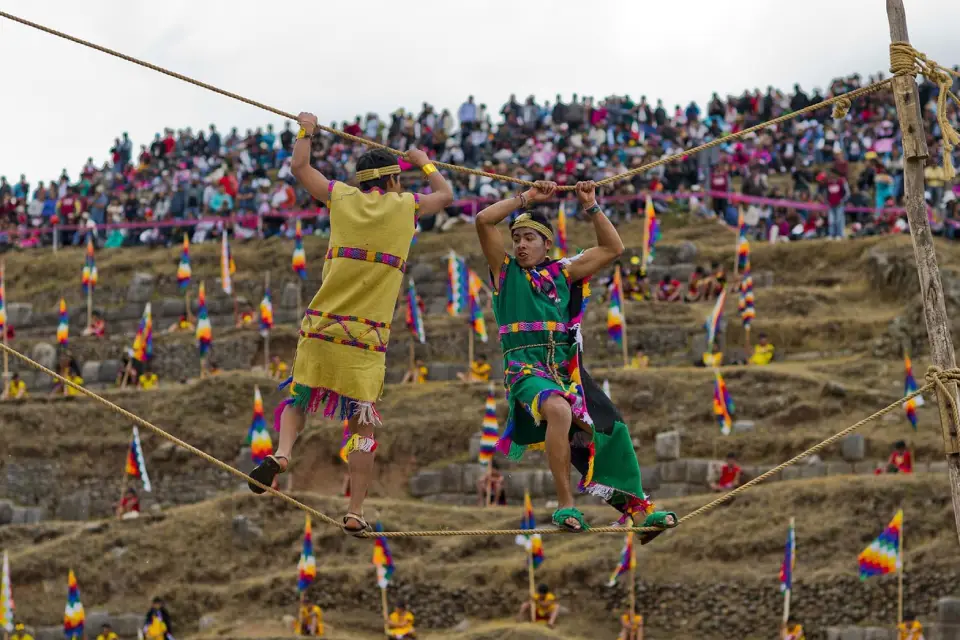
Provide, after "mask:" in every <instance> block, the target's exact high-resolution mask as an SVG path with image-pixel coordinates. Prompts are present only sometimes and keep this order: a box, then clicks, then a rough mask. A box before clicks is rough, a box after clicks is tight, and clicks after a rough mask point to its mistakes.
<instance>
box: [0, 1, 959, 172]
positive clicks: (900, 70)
mask: <svg viewBox="0 0 960 640" xmlns="http://www.w3.org/2000/svg"><path fill="white" fill-rule="evenodd" d="M0 17H3V18H6V19H8V20H12V21H14V22H18V23H20V24H22V25H25V26H28V27H32V28H34V29H38V30H40V31H44V32H46V33H49V34H50V35H54V36H57V37H58V38H63V39H64V40H69V41H71V42H75V43H76V44H79V45H82V46H84V47H89V48H91V49H96V50H97V51H100V52H102V53H106V54H108V55H111V56H114V57H116V58H120V59H121V60H126V61H127V62H132V63H134V64H136V65H140V66H141V67H145V68H147V69H151V70H153V71H157V72H158V73H162V74H164V75H167V76H170V77H172V78H176V79H178V80H182V81H184V82H187V83H190V84H192V85H194V86H197V87H201V88H203V89H207V90H208V91H213V92H214V93H219V94H220V95H222V96H226V97H228V98H233V99H234V100H239V101H240V102H244V103H246V104H249V105H251V106H254V107H258V108H260V109H263V110H264V111H269V112H271V113H274V114H276V115H279V116H282V117H284V118H287V119H290V120H296V119H297V117H296V116H295V115H293V114H292V113H288V112H286V111H283V110H281V109H278V108H276V107H271V106H270V105H267V104H264V103H262V102H258V101H256V100H253V99H251V98H246V97H244V96H241V95H239V94H236V93H233V92H231V91H227V90H225V89H220V88H219V87H215V86H213V85H211V84H208V83H206V82H202V81H200V80H196V79H194V78H191V77H189V76H185V75H183V74H181V73H177V72H175V71H171V70H169V69H165V68H164V67H160V66H158V65H155V64H152V63H150V62H146V61H144V60H140V59H138V58H134V57H133V56H128V55H126V54H124V53H120V52H119V51H114V50H113V49H109V48H107V47H104V46H101V45H98V44H95V43H93V42H90V41H88V40H84V39H83V38H78V37H76V36H71V35H70V34H67V33H64V32H62V31H58V30H56V29H53V28H51V27H46V26H44V25H42V24H38V23H36V22H31V21H30V20H26V19H24V18H20V17H17V16H15V15H12V14H9V13H6V12H4V11H0ZM894 44H895V45H906V46H907V47H910V45H909V44H906V43H894ZM893 51H894V49H893V46H891V59H893V56H894V53H893ZM903 51H904V50H903V49H902V48H901V49H900V50H898V52H899V53H903ZM910 51H911V52H912V54H913V55H912V57H910V60H909V62H908V61H907V58H906V57H905V56H904V55H901V57H899V58H897V60H898V61H899V62H901V63H902V64H899V65H894V66H895V67H896V70H895V71H894V74H895V75H916V74H917V73H919V72H920V71H921V70H926V69H928V68H929V69H930V70H934V71H938V72H939V71H940V70H941V69H944V67H942V66H940V65H937V64H936V63H932V62H930V61H928V60H927V58H926V56H924V55H923V54H922V53H920V52H918V51H916V49H913V47H910ZM918 60H919V61H920V62H921V63H923V64H924V66H923V67H922V68H921V66H920V64H918V62H917V61H918ZM948 71H949V70H948ZM951 73H953V72H952V71H951ZM891 82H892V78H887V79H886V80H881V81H879V82H874V83H873V84H870V85H867V86H866V87H861V88H859V89H855V90H853V91H850V92H847V93H843V94H839V95H836V96H834V97H832V98H827V99H826V100H823V101H821V102H818V103H816V104H813V105H810V106H808V107H805V108H803V109H799V110H797V111H794V112H791V113H788V114H785V115H782V116H780V117H778V118H774V119H773V120H770V121H768V122H763V123H761V124H758V125H755V126H753V127H749V128H747V129H744V130H742V131H738V132H736V133H731V134H729V135H726V136H723V137H722V138H717V139H715V140H711V141H709V142H706V143H704V144H701V145H699V146H697V147H693V148H692V149H688V150H686V151H683V152H682V153H676V154H673V155H670V156H665V157H663V158H661V159H659V160H656V161H654V162H649V163H647V164H644V165H641V166H639V167H636V168H634V169H631V170H630V171H626V172H624V173H621V174H618V175H615V176H610V177H608V178H604V179H602V180H598V181H597V184H598V185H600V186H603V185H608V184H613V183H615V182H620V181H622V180H626V179H628V178H631V177H633V176H635V175H638V174H641V173H645V172H647V171H649V170H650V169H653V168H655V167H659V166H661V165H664V164H667V163H670V162H674V161H676V160H680V159H682V158H685V157H687V156H691V155H694V154H697V153H700V152H701V151H705V150H707V149H711V148H713V147H716V146H718V145H721V144H726V143H728V142H730V141H731V140H737V139H740V138H743V137H744V136H747V135H750V134H751V133H756V132H757V131H762V130H763V129H766V128H769V127H773V126H776V125H778V124H781V123H783V122H787V121H788V120H792V119H793V118H797V117H799V116H802V115H804V114H807V113H811V112H814V111H818V110H820V109H824V108H826V107H828V106H831V105H837V106H836V108H835V111H834V115H835V116H837V114H846V112H847V110H849V108H850V104H851V101H852V100H853V99H855V98H858V97H860V96H863V95H866V94H868V93H872V92H874V91H879V90H880V89H883V88H885V87H887V86H889V85H890V83H891ZM317 128H318V129H320V130H322V131H326V132H327V133H330V134H332V135H335V136H339V137H341V138H344V139H346V140H349V141H351V142H354V143H356V144H363V145H366V146H368V147H373V148H376V149H383V150H385V151H389V152H390V153H392V154H394V155H396V156H403V155H404V152H403V151H399V150H397V149H394V148H392V147H389V146H387V145H383V144H380V143H378V142H374V141H373V140H367V139H365V138H361V137H358V136H354V135H351V134H349V133H346V132H345V131H340V130H339V129H333V128H331V127H326V126H324V125H321V124H319V123H318V124H317ZM433 164H435V165H436V166H438V167H441V168H444V169H447V170H450V171H458V172H460V173H466V174H470V175H475V176H481V177H485V178H491V179H494V180H499V181H503V182H512V183H513V184H517V185H522V186H525V187H532V186H533V184H534V183H533V182H531V181H529V180H521V179H520V178H514V177H512V176H504V175H500V174H496V173H488V172H486V171H480V170H479V169H471V168H469V167H462V166H459V165H454V164H448V163H446V162H434V163H433ZM574 189H575V187H574V186H572V185H564V186H560V187H558V190H559V191H573V190H574Z"/></svg>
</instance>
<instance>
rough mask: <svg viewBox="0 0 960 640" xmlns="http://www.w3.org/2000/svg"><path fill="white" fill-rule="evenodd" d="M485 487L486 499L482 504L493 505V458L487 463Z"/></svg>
mask: <svg viewBox="0 0 960 640" xmlns="http://www.w3.org/2000/svg"><path fill="white" fill-rule="evenodd" d="M485 482H486V489H487V501H486V502H485V503H484V505H483V506H485V507H490V506H493V501H492V499H491V498H492V496H493V460H491V461H490V462H488V463H487V475H486V480H485Z"/></svg>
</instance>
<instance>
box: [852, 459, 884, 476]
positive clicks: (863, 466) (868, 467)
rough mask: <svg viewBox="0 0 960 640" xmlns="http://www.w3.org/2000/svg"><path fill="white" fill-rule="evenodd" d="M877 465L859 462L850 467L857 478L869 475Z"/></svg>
mask: <svg viewBox="0 0 960 640" xmlns="http://www.w3.org/2000/svg"><path fill="white" fill-rule="evenodd" d="M877 465H878V463H876V462H874V461H873V460H861V461H860V462H854V463H853V464H852V465H851V466H852V467H853V472H854V473H855V474H856V475H858V476H866V475H871V474H873V472H874V471H875V470H876V468H877Z"/></svg>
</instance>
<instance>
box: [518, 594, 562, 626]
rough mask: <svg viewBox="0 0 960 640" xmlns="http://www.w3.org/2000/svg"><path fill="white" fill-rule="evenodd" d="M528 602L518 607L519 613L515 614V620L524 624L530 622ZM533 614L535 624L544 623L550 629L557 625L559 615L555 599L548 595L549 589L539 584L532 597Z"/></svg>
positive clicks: (553, 596) (529, 604)
mask: <svg viewBox="0 0 960 640" xmlns="http://www.w3.org/2000/svg"><path fill="white" fill-rule="evenodd" d="M530 606H531V602H530V600H527V601H525V602H524V603H523V605H521V606H520V613H518V614H517V620H519V621H520V622H526V621H528V620H530ZM532 606H533V607H534V613H533V617H534V620H535V621H536V622H543V623H546V625H547V626H548V627H550V628H551V629H552V628H553V627H554V626H556V624H557V616H558V615H559V614H560V606H559V605H558V604H557V597H556V596H555V595H553V594H552V593H550V587H548V586H547V585H546V584H541V585H539V586H538V587H537V592H536V593H535V594H534V595H533V604H532Z"/></svg>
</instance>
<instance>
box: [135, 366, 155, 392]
mask: <svg viewBox="0 0 960 640" xmlns="http://www.w3.org/2000/svg"><path fill="white" fill-rule="evenodd" d="M159 384H160V379H159V378H158V377H157V374H156V373H154V372H153V371H146V372H145V373H144V374H143V375H142V376H140V378H139V379H138V380H137V386H138V387H140V388H141V389H143V390H144V391H149V390H150V389H156V388H157V385H159Z"/></svg>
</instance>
